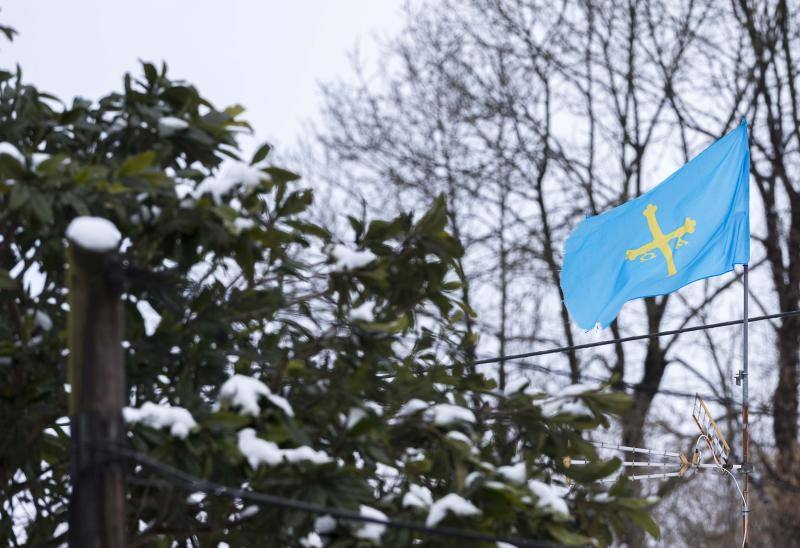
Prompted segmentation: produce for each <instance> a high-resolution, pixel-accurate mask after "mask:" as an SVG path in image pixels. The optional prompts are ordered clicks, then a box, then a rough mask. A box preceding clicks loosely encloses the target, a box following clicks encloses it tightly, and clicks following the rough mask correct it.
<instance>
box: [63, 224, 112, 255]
mask: <svg viewBox="0 0 800 548" xmlns="http://www.w3.org/2000/svg"><path fill="white" fill-rule="evenodd" d="M67 238H69V239H70V240H71V241H72V242H74V243H75V244H77V245H78V246H80V247H82V248H84V249H88V250H89V251H96V252H98V253H103V252H107V251H114V250H115V249H117V248H118V247H119V243H120V241H121V240H122V235H121V234H120V233H119V230H117V227H116V226H114V223H112V222H111V221H109V220H108V219H104V218H102V217H76V218H74V219H72V222H70V223H69V226H68V227H67Z"/></svg>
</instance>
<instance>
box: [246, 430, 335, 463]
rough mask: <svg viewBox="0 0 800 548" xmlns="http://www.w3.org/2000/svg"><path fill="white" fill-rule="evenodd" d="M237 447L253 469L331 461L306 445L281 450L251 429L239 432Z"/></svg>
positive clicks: (323, 453)
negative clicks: (262, 466)
mask: <svg viewBox="0 0 800 548" xmlns="http://www.w3.org/2000/svg"><path fill="white" fill-rule="evenodd" d="M238 446H239V451H240V452H241V453H242V455H244V457H245V458H246V459H247V462H248V463H249V464H250V466H251V467H252V468H254V469H255V468H258V467H259V466H261V465H262V464H266V465H267V466H278V465H280V464H282V463H283V462H284V461H286V462H289V463H292V464H296V463H299V462H310V463H312V464H327V463H329V462H331V460H332V459H331V458H330V457H329V456H328V454H327V453H325V452H324V451H315V450H314V449H312V448H310V447H308V446H307V445H303V446H301V447H297V448H294V449H281V448H280V447H278V444H276V443H274V442H271V441H267V440H263V439H261V438H259V437H258V436H256V431H255V430H253V429H252V428H245V429H243V430H241V431H239V434H238Z"/></svg>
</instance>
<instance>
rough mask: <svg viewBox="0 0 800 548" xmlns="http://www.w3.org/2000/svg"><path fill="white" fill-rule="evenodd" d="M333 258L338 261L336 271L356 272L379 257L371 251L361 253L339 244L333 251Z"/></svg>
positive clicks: (335, 265)
mask: <svg viewBox="0 0 800 548" xmlns="http://www.w3.org/2000/svg"><path fill="white" fill-rule="evenodd" d="M331 256H332V257H333V258H334V259H336V263H335V264H334V265H333V268H334V270H356V269H358V268H363V267H365V266H367V265H368V264H369V263H371V262H372V261H374V260H375V259H377V258H378V257H377V256H376V255H375V254H374V253H373V252H372V251H370V250H368V249H365V250H363V251H359V250H357V249H351V248H349V247H347V246H345V245H341V244H337V245H335V246H334V247H333V250H331Z"/></svg>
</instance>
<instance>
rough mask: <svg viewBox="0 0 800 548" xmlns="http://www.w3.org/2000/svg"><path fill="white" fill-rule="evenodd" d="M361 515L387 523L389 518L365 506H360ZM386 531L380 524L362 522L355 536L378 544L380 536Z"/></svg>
mask: <svg viewBox="0 0 800 548" xmlns="http://www.w3.org/2000/svg"><path fill="white" fill-rule="evenodd" d="M360 510H361V515H362V516H365V517H368V518H375V519H380V520H383V521H389V518H388V517H387V516H386V514H384V513H383V512H381V511H380V510H377V509H375V508H372V507H371V506H366V505H364V504H362V505H361V508H360ZM385 531H386V526H385V525H382V524H380V523H372V522H364V524H363V525H361V526H360V527H359V528H358V529H357V530H356V532H355V536H356V537H357V538H360V539H363V540H371V541H373V542H379V541H380V540H381V535H383V533H384V532H385Z"/></svg>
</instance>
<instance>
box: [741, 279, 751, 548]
mask: <svg viewBox="0 0 800 548" xmlns="http://www.w3.org/2000/svg"><path fill="white" fill-rule="evenodd" d="M748 271H749V267H748V265H747V264H745V265H744V276H743V280H742V282H743V283H742V286H743V288H744V304H743V317H742V371H741V376H742V471H743V472H744V490H743V491H742V495H743V498H744V501H743V502H742V535H743V536H744V543H743V544H744V546H745V547H746V546H747V545H748V542H747V533H748V518H749V513H750V485H749V483H750V482H749V462H750V419H749V416H748V415H749V407H750V393H749V386H748V384H749V377H748V371H747V357H748V350H749V345H748V340H747V332H748V326H749V322H748V312H747V304H748V301H749V300H750V292H749V287H748V279H747V274H748Z"/></svg>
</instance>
